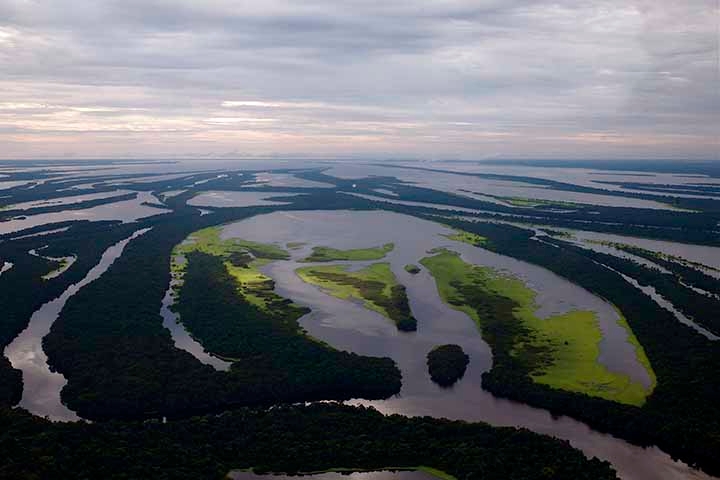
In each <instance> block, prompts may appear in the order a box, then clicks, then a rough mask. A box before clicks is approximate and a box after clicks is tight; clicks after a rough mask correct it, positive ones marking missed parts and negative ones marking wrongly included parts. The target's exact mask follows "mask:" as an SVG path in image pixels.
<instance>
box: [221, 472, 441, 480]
mask: <svg viewBox="0 0 720 480" xmlns="http://www.w3.org/2000/svg"><path fill="white" fill-rule="evenodd" d="M228 478H231V479H232V480H437V477H436V476H434V475H431V474H429V473H427V472H423V471H418V470H412V471H409V470H399V471H389V470H380V471H375V472H325V473H316V474H313V475H302V476H298V475H275V474H268V475H258V474H257V473H253V472H248V471H239V470H238V471H233V472H230V473H229V474H228Z"/></svg>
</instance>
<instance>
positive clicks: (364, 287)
mask: <svg viewBox="0 0 720 480" xmlns="http://www.w3.org/2000/svg"><path fill="white" fill-rule="evenodd" d="M376 265H379V264H376ZM381 266H384V267H385V268H386V269H387V270H388V273H389V274H390V276H391V277H392V279H393V283H394V279H395V275H394V274H393V273H392V271H390V266H389V264H382V265H381ZM361 272H362V271H361ZM306 274H307V275H308V276H311V277H314V278H317V279H319V280H321V281H326V282H331V283H335V284H338V285H347V286H351V287H353V288H355V289H357V291H358V292H359V294H360V296H361V297H362V298H364V299H365V300H367V301H369V302H371V303H373V304H374V305H376V306H378V307H380V308H382V309H383V310H385V312H386V313H387V316H388V317H389V318H390V320H392V321H393V322H394V323H395V326H396V327H397V329H398V330H400V331H403V332H414V331H416V330H417V319H416V318H415V317H414V316H413V314H412V310H411V309H410V303H409V301H408V297H407V289H406V287H405V285H401V284H399V283H395V284H394V285H392V286H391V287H390V295H389V296H388V295H386V294H385V287H386V286H387V285H386V284H385V282H382V281H379V280H372V279H370V278H361V277H360V276H359V275H354V274H353V273H348V272H341V271H324V270H322V267H320V268H319V269H313V268H312V267H310V268H309V269H307V272H306Z"/></svg>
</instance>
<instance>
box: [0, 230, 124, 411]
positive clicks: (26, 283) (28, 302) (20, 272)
mask: <svg viewBox="0 0 720 480" xmlns="http://www.w3.org/2000/svg"><path fill="white" fill-rule="evenodd" d="M71 225H72V226H71V228H70V229H69V230H67V231H65V232H60V233H55V234H51V235H46V236H40V237H30V238H24V239H18V240H12V241H10V240H6V241H4V242H2V243H0V256H1V257H2V259H3V261H8V262H11V263H13V264H14V266H13V268H12V269H10V270H9V271H7V272H5V273H3V274H2V275H0V306H1V308H0V349H4V348H5V347H6V346H7V345H8V344H10V342H12V340H13V339H14V338H15V337H16V336H17V335H18V334H19V333H20V332H21V331H22V330H23V329H25V327H27V325H28V322H29V321H30V317H31V316H32V314H33V312H34V311H35V310H37V309H38V308H40V307H41V306H42V305H43V304H44V303H46V302H49V301H51V300H53V299H55V298H57V297H59V296H60V295H61V294H62V292H63V291H64V290H65V289H66V288H67V287H69V286H70V285H71V284H73V283H77V282H79V281H80V280H82V278H83V277H85V275H86V274H87V273H88V271H89V270H90V269H91V268H92V267H93V266H95V264H97V263H98V262H99V260H100V257H101V256H102V253H103V252H104V251H105V249H107V248H108V247H110V246H111V245H113V244H115V243H117V242H119V241H120V240H122V239H123V238H126V237H128V236H130V235H131V234H132V232H133V231H134V230H135V228H137V227H135V226H133V225H117V224H109V223H97V224H90V223H87V222H78V223H75V224H71ZM45 245H49V246H48V248H46V249H44V250H43V254H45V255H49V256H56V257H61V256H68V255H76V256H77V261H76V262H75V263H74V264H73V265H72V266H71V267H70V268H69V269H68V270H67V271H65V272H64V273H63V274H62V275H60V276H58V277H56V278H53V279H50V280H43V279H42V276H43V275H45V274H47V273H48V272H50V271H51V270H53V269H55V268H56V267H57V265H58V264H57V263H56V262H53V261H51V260H47V259H44V258H40V257H36V256H33V255H30V254H29V253H28V251H29V250H32V249H38V248H41V247H43V246H45ZM21 392H22V376H21V374H20V372H19V371H17V370H13V368H12V366H11V364H10V362H9V361H8V360H7V358H5V357H2V358H1V359H0V406H2V405H14V404H15V403H17V402H18V401H20V396H21Z"/></svg>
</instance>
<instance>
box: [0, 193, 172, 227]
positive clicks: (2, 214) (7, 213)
mask: <svg viewBox="0 0 720 480" xmlns="http://www.w3.org/2000/svg"><path fill="white" fill-rule="evenodd" d="M136 197H137V193H135V192H133V193H128V194H125V195H118V196H115V197H109V198H98V199H96V200H86V201H84V202H78V203H70V204H66V205H48V206H44V207H36V208H29V209H26V210H3V211H0V221H3V220H10V219H12V217H16V216H18V215H22V216H25V215H39V214H42V213H53V212H65V211H69V210H83V209H86V208H92V207H99V206H100V205H108V204H110V203H116V202H123V201H125V200H132V199H134V198H136ZM161 208H162V206H161Z"/></svg>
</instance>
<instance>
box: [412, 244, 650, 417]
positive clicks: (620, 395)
mask: <svg viewBox="0 0 720 480" xmlns="http://www.w3.org/2000/svg"><path fill="white" fill-rule="evenodd" d="M421 263H422V264H423V265H424V266H425V267H426V268H427V269H428V270H429V271H430V272H431V273H432V275H433V276H434V277H435V280H436V282H437V286H438V291H439V292H440V295H441V297H442V298H443V300H444V301H445V302H446V303H448V304H449V305H451V306H452V307H453V308H455V309H457V310H460V311H463V312H465V313H466V314H467V315H469V316H470V317H471V318H472V319H473V320H474V321H475V322H476V323H477V324H478V326H479V327H480V330H481V332H482V335H483V338H484V339H485V340H486V341H487V342H488V343H489V344H490V346H491V347H492V349H493V356H494V360H495V363H494V365H493V369H509V370H511V371H515V372H522V374H523V375H525V376H528V377H530V378H531V379H532V380H533V381H534V382H536V383H540V384H544V385H547V386H549V387H552V388H556V389H561V390H567V391H572V392H578V393H583V394H586V395H589V396H594V397H600V398H604V399H606V400H612V401H616V402H620V403H625V404H629V405H637V406H640V405H642V404H643V403H644V402H645V398H646V396H647V395H648V394H649V392H647V391H645V389H644V388H643V386H642V385H641V384H639V383H637V382H633V381H631V380H630V378H629V377H628V376H626V375H621V374H617V373H614V372H610V371H608V370H607V369H606V368H605V367H604V366H603V365H601V364H600V363H598V356H599V355H600V348H599V343H600V341H601V339H602V333H601V331H600V328H599V326H598V321H597V318H596V317H595V314H594V313H593V312H589V311H572V312H568V313H564V314H561V315H554V316H552V317H549V318H544V319H542V318H538V317H537V316H536V315H535V313H534V312H535V311H536V310H537V305H536V304H535V296H536V295H535V292H534V291H533V290H531V289H530V288H528V287H527V286H526V285H525V284H524V283H523V282H522V281H520V280H518V279H517V278H514V277H511V276H508V275H505V274H502V273H500V272H498V271H496V270H494V269H492V268H488V267H480V266H476V265H470V264H468V263H465V262H464V261H463V260H462V259H461V258H460V256H459V255H457V254H456V253H455V252H451V251H448V250H445V251H442V252H440V253H438V254H436V255H435V256H432V257H426V258H424V259H423V260H422V261H421ZM641 361H642V360H641ZM645 364H647V362H646V363H645Z"/></svg>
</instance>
